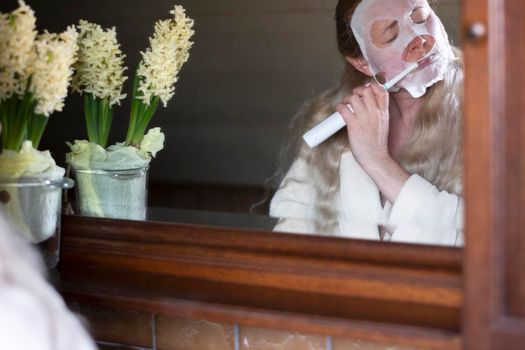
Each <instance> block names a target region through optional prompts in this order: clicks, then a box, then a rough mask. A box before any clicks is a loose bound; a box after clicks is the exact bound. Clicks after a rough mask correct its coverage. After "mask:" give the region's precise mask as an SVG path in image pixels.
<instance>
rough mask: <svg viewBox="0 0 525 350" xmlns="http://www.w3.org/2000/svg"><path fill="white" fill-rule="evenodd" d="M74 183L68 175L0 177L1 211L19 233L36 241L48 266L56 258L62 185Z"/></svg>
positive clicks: (54, 261)
mask: <svg viewBox="0 0 525 350" xmlns="http://www.w3.org/2000/svg"><path fill="white" fill-rule="evenodd" d="M73 185H74V182H73V180H71V179H69V178H67V177H64V178H60V179H57V180H51V179H43V178H41V177H21V178H18V179H5V178H4V179H0V211H2V213H3V214H4V215H5V216H6V217H7V220H8V221H9V222H10V223H11V224H12V225H13V226H14V227H15V228H16V230H17V231H18V232H19V233H20V234H21V235H23V236H24V237H25V238H26V239H28V240H29V241H30V242H32V243H35V244H38V246H39V248H40V250H41V251H42V254H43V257H44V260H45V262H46V265H47V266H48V267H50V268H52V267H55V266H56V265H57V263H58V260H59V253H60V213H61V211H62V189H65V188H71V187H73Z"/></svg>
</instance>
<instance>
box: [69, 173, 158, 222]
mask: <svg viewBox="0 0 525 350" xmlns="http://www.w3.org/2000/svg"><path fill="white" fill-rule="evenodd" d="M148 169H149V167H148V166H144V167H142V168H136V169H124V170H94V169H76V168H73V170H74V173H75V180H76V183H77V186H76V197H77V198H76V201H77V210H78V211H79V212H80V214H81V215H83V216H96V217H104V218H114V219H128V220H145V219H146V212H147V199H148V193H147V183H148Z"/></svg>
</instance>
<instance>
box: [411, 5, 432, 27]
mask: <svg viewBox="0 0 525 350" xmlns="http://www.w3.org/2000/svg"><path fill="white" fill-rule="evenodd" d="M429 17H430V8H428V7H427V6H418V7H416V8H415V9H414V11H412V14H411V15H410V18H411V19H412V22H413V23H414V24H425V23H427V21H428V18H429Z"/></svg>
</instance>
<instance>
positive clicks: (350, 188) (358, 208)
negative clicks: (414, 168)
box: [270, 152, 464, 246]
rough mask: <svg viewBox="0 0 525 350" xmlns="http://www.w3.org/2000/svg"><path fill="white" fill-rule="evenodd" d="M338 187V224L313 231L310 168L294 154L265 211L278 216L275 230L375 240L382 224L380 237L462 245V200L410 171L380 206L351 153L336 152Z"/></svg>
mask: <svg viewBox="0 0 525 350" xmlns="http://www.w3.org/2000/svg"><path fill="white" fill-rule="evenodd" d="M339 178H340V179H341V180H340V188H339V192H338V193H337V195H336V196H335V198H334V199H333V209H335V211H336V212H337V221H338V224H339V225H338V226H337V227H335V229H334V231H333V232H315V222H319V221H320V217H319V213H317V211H316V205H315V204H316V189H315V186H316V185H315V183H314V177H313V176H312V174H311V169H309V168H308V166H307V164H306V162H305V161H304V159H301V158H299V159H297V160H296V161H295V162H294V163H293V164H292V167H291V168H290V170H289V171H288V173H287V175H286V176H285V178H284V180H283V182H282V183H281V186H280V188H279V190H278V191H277V192H276V194H275V196H274V197H273V199H272V201H271V204H270V216H272V217H276V218H278V219H279V222H278V223H277V225H276V226H275V228H274V231H280V232H295V233H311V234H322V235H334V236H339V237H348V238H356V239H367V240H379V239H380V234H379V225H381V226H383V227H386V228H387V229H388V231H389V232H388V233H387V234H386V236H385V237H384V240H385V241H391V242H404V243H416V244H431V245H447V246H462V245H463V243H464V238H463V208H464V204H463V199H462V198H461V197H460V196H458V195H455V194H451V193H448V192H445V191H439V190H438V189H437V188H436V187H435V186H434V185H432V184H431V183H430V182H428V181H427V180H425V179H423V178H422V177H420V176H419V175H412V176H411V177H410V178H409V179H408V180H407V182H406V183H405V184H404V185H403V187H402V188H401V191H400V193H399V195H398V197H397V199H396V201H395V203H393V204H391V203H389V202H386V203H385V205H384V206H382V205H381V199H380V194H379V190H378V188H377V186H376V185H375V183H374V181H373V180H372V179H371V178H370V177H369V176H368V174H366V172H365V171H364V170H363V168H361V166H360V165H359V164H358V163H357V162H356V160H355V158H354V156H353V155H352V153H351V152H346V153H344V154H342V156H341V164H340V170H339Z"/></svg>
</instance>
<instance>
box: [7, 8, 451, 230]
mask: <svg viewBox="0 0 525 350" xmlns="http://www.w3.org/2000/svg"><path fill="white" fill-rule="evenodd" d="M28 3H29V5H30V6H31V7H32V8H33V9H34V10H35V12H36V13H37V18H38V21H37V26H38V28H39V30H43V29H44V28H45V29H48V30H49V31H53V32H57V31H62V30H64V29H65V27H66V26H67V25H69V24H74V23H78V21H79V20H80V19H86V20H89V21H92V22H95V23H98V24H100V25H101V26H103V27H112V26H115V27H116V28H117V33H118V39H119V41H120V43H121V45H122V49H123V51H124V53H125V54H126V59H125V60H126V65H127V67H128V71H127V75H128V76H130V75H132V73H133V71H134V69H135V67H136V65H137V62H138V60H139V52H140V51H142V50H144V49H145V48H146V47H147V46H148V37H149V36H150V35H151V34H152V31H153V25H154V22H155V21H156V20H158V19H165V18H168V17H169V11H170V10H171V9H172V7H173V2H171V1H150V0H148V1H146V0H135V1H132V2H129V1H123V0H115V1H110V2H107V1H102V0H89V1H83V2H78V1H76V2H71V1H66V0H56V1H52V2H49V1H45V0H31V1H29V0H28ZM176 3H177V4H180V5H182V6H184V7H185V8H186V11H187V14H188V15H189V16H190V17H191V18H193V19H195V31H196V34H195V37H194V42H195V45H194V47H193V48H192V50H191V53H190V59H189V61H188V63H187V64H186V65H185V66H184V68H183V69H182V73H181V76H180V79H179V81H178V82H177V84H176V92H175V96H174V98H173V99H172V100H171V101H170V103H169V104H168V106H167V108H163V107H160V108H159V110H158V111H157V113H156V115H155V116H154V118H153V120H152V122H151V124H150V125H151V127H153V126H159V127H161V128H162V130H163V131H164V132H165V134H166V142H165V148H164V149H163V150H162V151H161V152H160V153H159V154H158V155H157V157H156V158H155V159H154V160H153V161H152V163H151V167H150V170H149V206H150V207H149V219H151V220H162V221H173V222H184V223H199V224H211V225H226V226H238V227H249V228H260V229H265V230H269V229H271V228H272V227H273V226H274V224H275V223H276V220H275V219H272V218H269V217H268V216H267V215H266V214H267V213H268V207H269V199H270V198H271V192H270V193H266V192H265V190H264V188H265V186H266V184H267V180H268V179H270V178H271V177H272V175H274V174H275V173H276V171H277V169H278V167H279V151H280V149H281V146H282V145H283V143H285V142H286V140H287V135H288V133H287V129H288V127H289V125H290V123H291V120H292V117H293V116H294V115H295V114H296V113H297V111H298V110H299V108H300V107H301V106H302V105H303V104H304V103H305V102H306V101H308V100H311V99H312V98H314V97H315V96H317V95H319V94H320V93H321V92H323V91H325V90H327V89H329V88H331V87H333V86H335V85H336V84H338V83H339V81H340V76H341V74H342V71H343V65H344V62H343V60H342V58H341V55H340V54H339V52H338V50H337V45H336V41H335V39H334V37H335V33H334V20H333V18H334V9H335V5H336V3H337V1H336V0H330V1H327V0H325V1H314V0H309V1H298V0H294V1H285V2H282V1H275V0H273V1H262V2H261V1H259V2H249V3H248V2H245V1H240V0H233V1H222V0H220V1H190V0H179V1H176ZM14 6H15V1H11V0H9V1H7V2H3V4H2V5H1V6H0V10H2V11H3V12H4V11H8V10H11V9H12V8H13V7H14ZM434 6H435V7H436V12H437V14H438V15H439V17H440V18H441V20H442V22H443V23H444V25H445V27H446V31H447V32H448V34H449V36H450V41H451V42H452V43H453V44H455V45H459V35H458V33H459V25H458V23H459V0H446V1H445V0H442V1H439V2H437V3H436V4H434ZM130 81H131V79H128V81H127V82H126V85H125V92H126V93H127V94H128V95H129V94H130V90H131V86H130ZM128 116H129V103H124V104H123V105H122V106H121V107H117V109H116V110H115V116H114V122H113V127H112V130H111V134H110V144H111V143H114V142H116V141H122V140H123V138H124V137H125V132H126V128H127V122H128ZM84 138H86V131H85V125H84V120H83V109H82V100H81V97H79V96H78V95H77V94H70V95H69V96H68V98H67V100H66V105H65V109H64V111H63V112H61V113H56V114H55V115H53V116H52V117H51V119H50V121H49V124H48V127H47V130H46V136H45V138H44V140H43V141H42V144H41V149H50V150H51V152H52V154H53V155H54V157H55V159H56V160H57V162H58V163H59V164H62V165H64V155H65V153H66V152H67V151H68V149H67V148H66V146H65V141H73V140H75V139H84ZM273 181H274V182H273V183H272V182H271V181H270V182H269V183H270V184H271V185H273V186H274V188H273V190H275V186H276V185H277V184H276V183H275V180H273ZM257 202H260V205H258V206H255V207H253V204H254V203H257Z"/></svg>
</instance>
